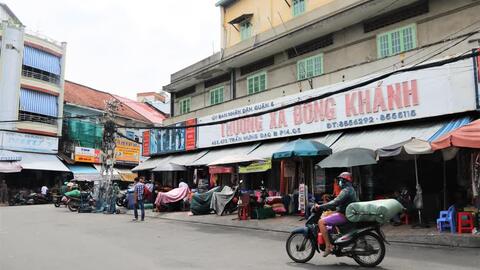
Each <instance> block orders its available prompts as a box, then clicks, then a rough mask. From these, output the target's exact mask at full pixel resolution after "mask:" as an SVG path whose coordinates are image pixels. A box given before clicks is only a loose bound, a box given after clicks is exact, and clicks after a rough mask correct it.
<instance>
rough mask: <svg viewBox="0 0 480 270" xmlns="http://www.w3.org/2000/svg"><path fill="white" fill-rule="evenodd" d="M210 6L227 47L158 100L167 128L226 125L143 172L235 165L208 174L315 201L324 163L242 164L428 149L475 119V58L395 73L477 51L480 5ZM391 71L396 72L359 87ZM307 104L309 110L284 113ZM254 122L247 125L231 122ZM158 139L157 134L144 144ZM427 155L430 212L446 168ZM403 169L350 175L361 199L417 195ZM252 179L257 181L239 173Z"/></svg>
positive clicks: (203, 132) (456, 185)
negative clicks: (410, 143)
mask: <svg viewBox="0 0 480 270" xmlns="http://www.w3.org/2000/svg"><path fill="white" fill-rule="evenodd" d="M216 5H217V7H218V8H219V9H220V14H221V35H222V36H221V42H222V44H221V47H222V49H221V51H220V52H218V53H215V54H213V55H211V56H210V57H208V58H206V59H203V60H202V61H199V62H197V63H193V64H192V65H190V66H188V67H186V68H184V69H182V70H179V71H177V72H175V73H173V74H172V75H171V82H170V84H168V85H166V86H164V90H165V91H167V92H170V93H171V106H172V110H171V111H172V117H171V118H169V119H168V120H166V121H165V122H164V124H165V125H184V124H185V122H186V121H188V122H190V123H208V122H216V121H225V122H222V123H221V124H216V125H211V126H202V127H197V128H191V129H193V131H191V132H190V133H191V134H193V135H191V136H190V137H191V138H194V139H193V141H192V142H190V144H191V145H193V146H191V147H190V148H182V149H173V150H177V151H176V152H183V151H184V150H187V151H188V150H190V151H193V152H190V153H182V154H176V153H169V152H172V151H171V150H172V149H166V151H165V149H163V148H161V147H156V145H154V144H153V143H152V144H151V145H152V146H153V147H151V153H152V154H154V155H156V157H153V158H151V159H150V160H148V161H147V162H145V163H144V164H143V166H142V165H141V166H142V168H143V169H152V168H155V166H156V164H159V163H162V162H164V161H167V160H168V161H169V162H173V161H177V160H180V162H181V163H183V165H186V166H189V167H194V168H202V166H206V165H209V164H210V165H212V164H217V165H218V163H217V162H215V161H217V160H218V159H219V158H221V157H224V158H225V157H232V158H231V159H230V160H232V161H233V160H236V161H237V162H236V164H234V163H233V162H232V163H231V164H228V167H229V168H212V166H209V167H210V168H209V172H210V173H211V174H217V175H225V174H226V173H232V172H234V173H235V172H236V173H240V176H238V177H242V178H251V179H253V180H252V181H258V180H259V178H263V179H269V186H270V188H271V189H274V190H277V191H280V192H281V193H282V194H291V193H293V191H294V189H296V188H297V187H298V186H299V185H298V184H299V183H301V182H304V183H308V185H309V186H310V184H311V186H310V187H311V188H312V186H313V191H314V192H315V193H317V194H318V193H322V192H325V183H329V181H330V180H331V179H330V178H331V177H333V176H334V174H335V173H338V171H337V170H334V169H333V170H330V169H327V170H324V169H321V168H318V167H314V166H312V165H313V164H315V163H316V162H318V161H319V160H320V159H321V157H317V158H315V159H313V160H308V162H304V163H302V162H298V160H297V161H296V160H294V159H290V160H288V159H287V160H282V161H275V160H274V161H273V162H272V163H271V164H272V165H269V166H271V169H270V167H269V168H267V167H266V166H257V167H253V168H254V169H252V170H251V169H249V168H248V167H247V168H245V167H238V166H237V165H239V164H240V165H242V163H244V162H245V161H248V158H247V159H245V157H251V159H252V160H255V159H258V158H263V159H268V158H270V157H271V156H272V153H273V152H275V151H276V150H278V149H279V147H281V146H282V145H283V144H284V143H285V142H287V141H289V140H293V139H296V138H309V139H312V140H315V141H318V142H321V143H323V144H325V145H327V146H329V147H330V148H332V150H333V152H338V151H341V150H344V149H350V148H356V147H357V148H358V147H362V148H368V149H371V150H372V151H375V150H377V149H379V148H382V147H386V146H389V145H393V144H396V143H400V142H403V141H406V140H408V139H410V138H411V137H417V138H420V139H423V140H427V141H428V140H433V139H434V138H436V137H438V136H439V135H441V134H442V133H443V132H446V131H448V130H449V129H451V128H452V127H455V126H458V125H462V124H463V123H466V122H468V121H469V119H471V118H476V117H477V115H476V110H477V108H478V104H479V103H478V100H477V98H478V84H477V82H478V81H476V80H478V74H477V73H476V70H477V69H478V66H477V64H478V60H476V59H474V58H473V57H470V58H468V59H466V60H462V61H456V62H452V63H449V64H445V65H441V66H438V67H430V68H422V69H418V70H415V71H413V70H412V71H402V69H403V70H404V69H405V68H407V67H411V66H418V65H421V64H424V63H433V62H438V61H440V60H442V59H454V58H453V57H455V56H458V55H463V54H468V53H472V50H473V49H475V48H477V47H478V46H479V40H480V39H479V38H480V34H479V30H480V22H479V21H478V16H477V14H478V13H479V12H480V1H469V0H459V1H447V0H411V1H410V0H408V1H396V0H381V1H380V0H351V1H350V0H348V1H339V0H286V1H255V0H220V1H218V3H217V4H216ZM392 71H398V73H397V74H393V75H389V76H385V77H383V78H382V79H378V80H373V81H371V82H370V83H365V84H362V82H365V81H368V80H369V79H373V78H375V77H376V76H377V75H379V74H388V73H389V72H392ZM345 89H346V90H349V91H347V92H345V91H346V90H345ZM342 90H345V91H343V92H342ZM335 91H337V93H336V94H331V93H332V92H335ZM304 100H307V101H308V102H304V103H303V104H300V103H298V104H297V105H295V106H289V107H284V106H285V105H289V104H292V103H295V102H302V101H304ZM262 112H265V113H264V114H262ZM267 112H268V113H267ZM250 114H254V116H252V117H247V118H243V119H236V120H235V121H233V120H232V121H226V120H228V119H231V118H238V117H242V116H248V115H250ZM464 117H466V118H464ZM187 130H188V129H187ZM161 132H162V131H158V130H152V131H151V133H152V134H154V136H152V135H150V140H152V141H153V140H156V139H158V138H160V137H161V136H159V133H161ZM187 132H188V131H187ZM178 150H180V151H178ZM199 153H200V154H199ZM432 156H434V155H431V156H426V157H424V159H425V160H422V162H423V168H424V171H423V173H422V174H423V175H421V176H420V177H421V178H423V180H424V181H425V182H424V184H425V186H426V188H425V189H424V198H426V204H429V205H435V204H436V203H437V199H438V198H437V197H435V196H436V195H438V194H439V193H440V191H441V189H442V186H441V185H438V184H435V181H434V180H435V179H442V178H443V177H444V176H442V174H441V172H440V171H441V170H434V169H433V170H432V168H435V167H438V166H442V164H441V163H438V160H437V161H435V160H434V158H432ZM239 157H242V158H243V159H238V158H239ZM235 158H236V159H235ZM227 160H228V159H227ZM241 161H243V162H241ZM436 162H437V163H436ZM409 164H411V163H405V162H403V163H402V162H400V161H399V162H396V163H392V161H388V160H387V161H381V162H379V164H377V165H376V166H374V167H368V168H366V169H365V168H363V169H362V170H363V171H362V173H356V175H357V176H358V177H359V178H362V181H359V183H360V184H359V185H360V187H361V188H360V190H361V195H362V197H363V198H372V197H373V195H375V194H385V193H388V192H392V191H393V190H392V189H394V188H396V187H395V186H399V185H407V186H408V187H409V188H411V189H412V190H413V189H414V188H415V184H414V180H412V177H413V174H412V173H413V170H411V167H409ZM459 164H460V163H459ZM452 166H453V165H452ZM203 168H205V167H203ZM255 168H256V169H255ZM259 168H260V169H259ZM255 170H257V171H256V172H257V173H258V172H260V174H259V176H256V177H253V176H251V175H254V174H255V173H253V174H242V172H255ZM343 170H345V169H343ZM461 170H462V168H459V171H461ZM265 171H268V172H267V173H265ZM222 177H223V176H222ZM238 177H237V176H227V177H226V181H227V183H228V179H233V180H235V178H238ZM448 177H449V179H451V182H449V183H448V186H449V187H451V188H452V189H451V190H453V189H459V190H460V189H462V190H465V189H467V186H466V185H465V182H464V181H463V180H462V178H461V177H457V176H455V175H454V174H453V173H451V172H450V174H449V176H448ZM448 177H447V178H448ZM326 178H327V179H329V181H327V182H326ZM387 179H389V180H390V181H394V182H395V185H392V184H391V182H389V181H388V180H387ZM413 179H414V177H413ZM224 180H225V179H224ZM457 180H458V181H457ZM246 182H249V181H246ZM224 183H225V182H224ZM256 183H258V182H256ZM250 188H256V187H250ZM310 190H311V191H312V189H310ZM438 200H440V199H438ZM442 200H444V199H443V198H442ZM444 203H446V202H444ZM438 204H439V203H438ZM438 204H437V205H438ZM432 209H433V208H432ZM436 210H438V209H436ZM432 213H433V212H432Z"/></svg>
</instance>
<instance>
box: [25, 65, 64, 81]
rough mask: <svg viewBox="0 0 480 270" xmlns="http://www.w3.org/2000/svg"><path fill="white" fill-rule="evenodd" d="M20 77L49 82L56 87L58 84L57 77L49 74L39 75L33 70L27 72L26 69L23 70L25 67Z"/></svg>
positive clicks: (39, 73)
mask: <svg viewBox="0 0 480 270" xmlns="http://www.w3.org/2000/svg"><path fill="white" fill-rule="evenodd" d="M22 75H23V76H24V77H27V78H33V79H37V80H41V81H44V82H49V83H52V84H56V85H58V84H59V83H60V79H59V77H58V76H56V75H54V74H49V73H47V74H46V73H41V72H37V71H33V70H28V69H25V67H24V68H23V69H22Z"/></svg>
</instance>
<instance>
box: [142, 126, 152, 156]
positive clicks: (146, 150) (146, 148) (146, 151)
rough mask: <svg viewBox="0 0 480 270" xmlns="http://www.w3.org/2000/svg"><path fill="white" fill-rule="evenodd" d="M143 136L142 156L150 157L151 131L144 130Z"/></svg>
mask: <svg viewBox="0 0 480 270" xmlns="http://www.w3.org/2000/svg"><path fill="white" fill-rule="evenodd" d="M142 136H143V140H142V141H143V144H142V150H143V151H142V156H144V157H148V156H150V131H148V130H147V131H144V132H143V133H142Z"/></svg>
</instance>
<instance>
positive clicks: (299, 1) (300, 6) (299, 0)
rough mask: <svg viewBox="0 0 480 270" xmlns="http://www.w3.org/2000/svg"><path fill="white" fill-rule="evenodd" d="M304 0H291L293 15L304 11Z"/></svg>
mask: <svg viewBox="0 0 480 270" xmlns="http://www.w3.org/2000/svg"><path fill="white" fill-rule="evenodd" d="M305 9H306V8H305V0H293V6H292V10H293V16H294V17H295V16H298V15H300V14H303V13H305Z"/></svg>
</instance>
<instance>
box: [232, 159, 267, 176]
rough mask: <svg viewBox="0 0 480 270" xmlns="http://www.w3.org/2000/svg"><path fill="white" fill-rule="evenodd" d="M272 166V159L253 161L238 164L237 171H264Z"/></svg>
mask: <svg viewBox="0 0 480 270" xmlns="http://www.w3.org/2000/svg"><path fill="white" fill-rule="evenodd" d="M271 168H272V160H271V159H268V160H267V161H259V162H253V163H252V164H250V165H248V166H238V173H257V172H266V171H268V170H270V169H271Z"/></svg>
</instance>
